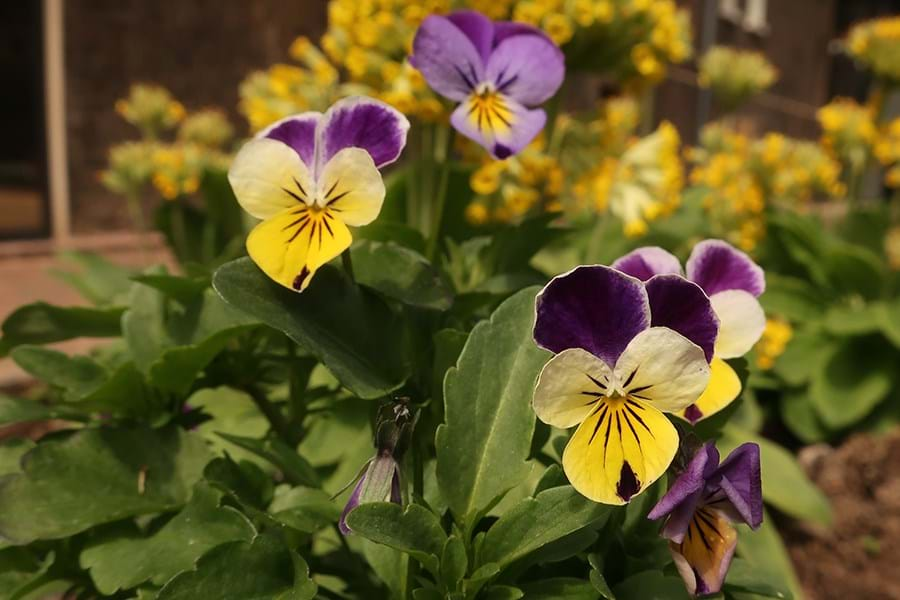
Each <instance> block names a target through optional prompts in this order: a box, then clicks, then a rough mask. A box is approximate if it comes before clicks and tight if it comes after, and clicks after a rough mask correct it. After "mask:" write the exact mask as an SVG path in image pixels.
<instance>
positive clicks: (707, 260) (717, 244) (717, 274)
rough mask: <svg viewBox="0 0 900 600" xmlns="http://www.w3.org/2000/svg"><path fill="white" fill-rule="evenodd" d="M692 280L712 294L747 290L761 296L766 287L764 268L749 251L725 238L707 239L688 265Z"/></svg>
mask: <svg viewBox="0 0 900 600" xmlns="http://www.w3.org/2000/svg"><path fill="white" fill-rule="evenodd" d="M685 270H686V273H687V277H688V279H690V280H691V281H693V282H694V283H696V284H697V285H699V286H700V287H702V288H703V291H704V292H706V293H707V295H709V296H712V295H713V294H716V293H718V292H723V291H725V290H744V291H745V292H748V293H750V294H752V295H753V296H759V295H760V294H762V293H763V292H764V291H765V290H766V277H765V273H764V272H763V270H762V268H761V267H760V266H759V265H757V264H756V263H755V262H753V259H751V258H750V257H749V256H747V254H745V253H744V252H741V251H740V250H738V249H737V248H735V247H734V246H732V245H731V244H729V243H728V242H724V241H722V240H703V241H702V242H700V243H698V244H697V245H695V246H694V249H693V250H692V251H691V255H690V257H689V258H688V260H687V263H686V264H685Z"/></svg>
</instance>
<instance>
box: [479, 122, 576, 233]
mask: <svg viewBox="0 0 900 600" xmlns="http://www.w3.org/2000/svg"><path fill="white" fill-rule="evenodd" d="M544 148H545V144H544V140H543V138H542V137H539V138H538V139H536V140H535V141H534V142H532V143H531V144H530V145H529V146H528V147H527V148H525V150H523V151H522V152H520V153H519V154H517V155H515V156H513V157H510V158H508V159H507V160H489V161H488V162H485V163H484V164H482V165H481V166H480V167H478V169H476V170H475V172H474V173H472V176H471V178H470V180H469V185H470V186H471V188H472V191H474V192H475V195H476V197H475V199H474V200H473V201H472V202H471V203H470V204H469V205H468V206H467V207H466V219H467V220H468V221H469V222H470V223H472V224H473V225H483V224H486V223H491V222H497V223H509V222H514V221H519V220H521V219H522V218H523V217H525V216H526V215H529V214H536V213H539V212H559V211H560V210H562V204H561V203H560V195H561V194H562V192H563V183H564V180H565V175H564V173H563V170H562V167H561V166H560V165H559V162H558V161H557V160H556V158H554V157H552V156H550V155H548V154H547V153H546V152H545V149H544Z"/></svg>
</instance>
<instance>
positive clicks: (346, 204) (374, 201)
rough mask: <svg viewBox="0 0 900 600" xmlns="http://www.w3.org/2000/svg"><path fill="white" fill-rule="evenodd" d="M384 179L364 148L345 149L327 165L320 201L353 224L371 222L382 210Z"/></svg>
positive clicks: (322, 178) (323, 171)
mask: <svg viewBox="0 0 900 600" xmlns="http://www.w3.org/2000/svg"><path fill="white" fill-rule="evenodd" d="M384 194H385V190H384V182H383V181H382V179H381V173H379V172H378V169H376V168H375V162H374V161H373V160H372V157H371V156H370V155H369V153H368V152H366V151H365V150H363V149H362V148H345V149H343V150H341V151H340V152H338V153H337V154H335V155H334V156H333V157H332V158H331V160H329V161H328V162H327V163H326V164H325V168H324V169H323V170H322V176H321V178H320V179H319V194H318V197H319V199H318V202H319V204H320V205H321V206H322V207H325V208H328V209H329V210H331V211H333V212H334V213H335V214H336V215H337V217H338V218H339V219H340V220H341V221H343V222H344V223H346V224H347V225H351V226H353V227H360V226H362V225H368V224H369V223H371V222H372V221H374V220H375V217H377V216H378V213H379V212H381V205H382V204H383V203H384Z"/></svg>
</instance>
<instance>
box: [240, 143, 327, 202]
mask: <svg viewBox="0 0 900 600" xmlns="http://www.w3.org/2000/svg"><path fill="white" fill-rule="evenodd" d="M228 181H229V182H230V183H231V188H232V189H233V190H234V195H235V197H237V200H238V203H240V205H241V206H242V207H243V209H244V210H246V211H247V212H248V213H250V214H251V215H253V216H254V217H256V218H257V219H268V218H270V217H274V216H275V215H277V214H278V213H280V212H281V211H283V210H285V209H287V208H292V207H295V206H297V205H300V204H312V202H313V199H312V197H311V194H314V193H315V187H314V185H313V182H312V178H311V176H310V172H309V169H307V168H306V165H305V164H303V161H301V160H300V157H299V156H298V155H297V153H296V152H294V150H293V149H291V148H290V147H288V146H286V145H285V144H283V143H281V142H279V141H276V140H272V139H268V138H263V139H254V140H251V141H249V142H247V143H246V144H244V146H243V148H241V150H240V152H238V153H237V156H235V157H234V161H232V163H231V168H230V169H229V170H228Z"/></svg>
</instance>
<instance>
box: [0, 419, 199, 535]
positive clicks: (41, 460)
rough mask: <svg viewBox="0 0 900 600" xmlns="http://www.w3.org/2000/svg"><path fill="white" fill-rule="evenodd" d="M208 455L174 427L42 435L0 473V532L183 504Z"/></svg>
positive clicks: (74, 529)
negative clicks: (16, 468)
mask: <svg viewBox="0 0 900 600" xmlns="http://www.w3.org/2000/svg"><path fill="white" fill-rule="evenodd" d="M210 458H211V456H210V453H209V450H207V449H206V446H205V445H204V444H203V442H202V440H200V439H199V438H198V437H197V436H194V435H192V434H190V433H187V432H185V431H183V430H180V429H178V428H175V427H167V428H165V429H159V430H153V429H147V428H144V427H132V428H121V429H106V428H103V429H85V430H82V431H78V432H76V433H73V434H72V435H70V436H69V437H67V438H65V439H52V440H48V441H45V442H41V443H40V444H38V446H37V447H36V448H35V449H34V450H32V451H31V452H29V453H28V454H27V455H25V457H24V459H23V472H22V473H20V474H14V475H8V476H6V477H4V478H2V479H0V535H3V536H4V537H6V538H8V539H11V540H14V541H15V542H16V543H18V544H24V543H29V542H31V541H33V540H38V539H57V538H62V537H66V536H70V535H73V534H76V533H78V532H80V531H84V530H86V529H89V528H91V527H93V526H95V525H99V524H101V523H109V522H112V521H117V520H119V519H124V518H127V517H131V516H134V515H142V514H150V513H157V512H164V511H169V510H174V509H177V508H179V507H181V506H182V505H183V504H184V503H185V501H186V500H187V498H188V496H189V495H190V491H191V488H192V487H193V485H194V483H195V482H196V481H197V480H198V479H199V478H200V474H201V472H202V470H203V466H204V465H205V464H206V463H207V462H208V461H209V459H210Z"/></svg>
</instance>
